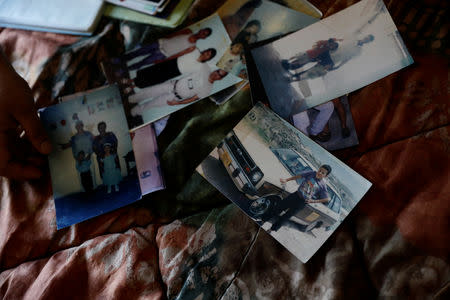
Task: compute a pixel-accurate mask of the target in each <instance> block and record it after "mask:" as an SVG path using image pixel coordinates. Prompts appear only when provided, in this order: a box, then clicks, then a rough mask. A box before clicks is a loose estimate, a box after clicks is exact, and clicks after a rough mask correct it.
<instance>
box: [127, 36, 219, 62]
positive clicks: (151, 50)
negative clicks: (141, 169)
mask: <svg viewBox="0 0 450 300" xmlns="http://www.w3.org/2000/svg"><path fill="white" fill-rule="evenodd" d="M211 33H212V29H211V28H209V27H207V28H203V29H200V30H199V31H198V32H197V33H193V32H192V30H191V29H189V28H186V29H184V30H180V31H178V32H176V33H174V34H173V35H169V36H168V37H165V38H161V39H159V40H157V41H155V42H153V43H151V44H148V45H146V46H143V47H141V48H138V49H136V50H134V51H131V52H129V53H127V54H125V55H124V56H123V58H124V59H125V60H132V59H134V58H136V57H138V56H141V55H146V57H145V58H143V59H142V60H140V61H138V62H137V63H134V64H132V65H130V66H128V70H136V69H140V68H141V67H143V66H145V65H150V64H153V63H155V62H157V61H162V60H165V59H170V58H174V57H178V56H181V55H183V54H186V53H189V52H192V51H194V50H195V49H196V43H197V41H198V40H200V39H206V38H207V37H209V36H210V35H211Z"/></svg>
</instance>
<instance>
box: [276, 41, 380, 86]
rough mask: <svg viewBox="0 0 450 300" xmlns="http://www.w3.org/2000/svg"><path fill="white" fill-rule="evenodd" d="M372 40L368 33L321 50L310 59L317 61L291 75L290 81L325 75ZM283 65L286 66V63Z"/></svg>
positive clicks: (337, 67)
mask: <svg viewBox="0 0 450 300" xmlns="http://www.w3.org/2000/svg"><path fill="white" fill-rule="evenodd" d="M373 40H374V36H373V35H372V34H369V35H367V36H365V37H363V38H361V39H355V40H353V41H347V42H346V43H341V44H340V45H339V46H338V47H336V48H335V49H330V50H329V51H326V52H323V53H321V54H320V55H319V56H318V57H317V58H316V59H315V60H312V61H317V62H318V63H317V64H316V65H314V66H313V67H312V68H310V69H308V70H305V71H303V72H299V73H297V74H295V75H293V76H292V77H291V81H300V80H307V79H315V78H318V77H322V76H325V75H326V74H327V73H328V72H331V71H334V70H337V69H339V68H340V67H341V66H342V65H344V64H346V63H347V62H348V61H350V60H351V59H353V58H355V57H357V56H359V55H361V52H362V48H363V45H365V44H368V43H370V42H372V41H373ZM340 41H342V40H340ZM282 63H283V62H282ZM298 66H299V67H301V66H303V65H300V64H298ZM283 67H284V68H286V63H285V64H284V66H283ZM289 68H290V69H291V70H292V69H297V65H296V64H295V63H294V64H289Z"/></svg>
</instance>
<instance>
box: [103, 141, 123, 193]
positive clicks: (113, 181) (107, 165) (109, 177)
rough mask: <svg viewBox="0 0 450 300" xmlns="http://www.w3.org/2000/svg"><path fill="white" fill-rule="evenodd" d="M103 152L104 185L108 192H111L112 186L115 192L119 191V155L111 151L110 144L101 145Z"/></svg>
mask: <svg viewBox="0 0 450 300" xmlns="http://www.w3.org/2000/svg"><path fill="white" fill-rule="evenodd" d="M103 149H104V151H105V154H104V156H103V158H102V164H103V174H102V177H103V184H104V185H106V187H107V190H108V194H109V193H111V189H112V186H114V187H115V190H116V192H118V191H119V183H120V182H121V181H122V174H121V172H120V164H119V157H118V156H117V154H116V153H114V152H113V151H112V147H111V144H109V143H106V144H104V145H103Z"/></svg>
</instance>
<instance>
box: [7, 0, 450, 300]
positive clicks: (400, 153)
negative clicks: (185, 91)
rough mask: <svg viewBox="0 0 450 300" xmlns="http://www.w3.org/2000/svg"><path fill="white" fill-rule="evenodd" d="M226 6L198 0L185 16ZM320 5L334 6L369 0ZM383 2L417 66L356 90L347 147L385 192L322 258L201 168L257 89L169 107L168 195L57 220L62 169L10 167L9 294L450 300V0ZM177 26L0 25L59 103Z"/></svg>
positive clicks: (37, 84) (46, 93)
mask: <svg viewBox="0 0 450 300" xmlns="http://www.w3.org/2000/svg"><path fill="white" fill-rule="evenodd" d="M221 2H223V1H215V0H197V1H195V2H194V5H193V7H192V8H191V12H190V15H189V17H188V19H187V21H186V23H185V24H188V23H190V22H194V21H197V20H200V19H201V18H203V17H206V16H208V15H209V14H211V13H212V12H214V10H215V9H217V7H218V6H219V5H220V3H221ZM312 2H313V3H314V4H315V5H316V6H317V7H318V8H319V9H320V10H321V11H322V12H323V13H324V15H325V16H328V15H330V14H333V13H335V12H337V11H339V10H341V9H343V8H345V7H347V6H349V5H351V4H353V3H355V2H356V1H355V0H326V1H319V0H315V1H312ZM385 4H386V6H387V7H388V9H389V11H390V13H391V15H392V16H393V19H394V22H395V23H396V25H397V27H398V28H399V30H400V32H401V34H402V36H403V38H404V40H405V44H406V45H407V47H408V49H409V50H410V52H411V54H412V56H413V58H414V60H415V63H414V64H413V65H412V66H410V67H408V68H405V69H403V70H401V71H399V72H397V73H394V74H392V75H390V76H388V77H386V78H384V79H382V80H379V81H377V82H375V83H372V84H370V85H369V86H367V87H364V88H362V89H360V90H358V91H356V92H353V93H351V94H350V96H349V101H350V105H351V110H352V114H353V118H354V122H355V127H356V130H357V133H358V136H359V139H360V144H359V145H358V146H357V147H353V148H349V149H344V150H341V151H338V152H334V153H333V154H335V155H336V156H337V157H339V158H340V159H342V160H343V161H345V162H346V163H347V164H349V166H350V167H352V168H353V169H355V170H356V171H357V172H359V173H360V174H361V175H363V176H364V177H366V178H367V179H368V180H370V181H371V182H372V183H373V187H372V188H371V189H370V191H369V192H368V194H367V195H366V196H365V197H364V198H363V199H362V200H361V202H360V203H359V204H358V205H357V206H356V208H355V209H354V210H353V211H352V212H351V213H350V215H349V216H348V217H347V218H346V220H345V221H344V222H343V224H342V225H341V226H340V227H339V228H338V229H337V230H336V232H335V233H334V234H333V235H332V237H331V238H330V239H329V240H328V241H327V242H326V243H325V244H324V245H323V247H322V248H321V249H320V250H319V251H318V252H317V253H316V255H314V256H313V257H312V259H311V260H310V261H309V262H308V263H306V264H303V263H301V262H300V261H299V260H297V259H296V258H295V257H294V256H293V255H291V254H290V253H289V252H288V251H287V250H286V249H284V248H283V247H282V246H281V245H280V244H278V243H277V242H276V241H275V240H274V239H273V238H271V237H270V236H269V235H268V234H267V233H265V232H264V231H263V230H260V229H259V228H258V226H257V225H256V224H255V223H254V222H253V221H252V220H251V219H249V218H248V217H246V216H245V214H244V213H242V212H241V211H240V210H239V209H238V208H237V207H236V206H235V205H233V204H231V203H230V202H229V201H228V200H227V199H226V198H225V197H224V196H222V195H221V194H220V193H219V192H217V191H216V190H215V189H214V188H213V187H212V186H210V185H209V184H208V183H207V182H206V181H205V180H204V179H203V178H202V177H201V176H200V175H199V174H197V173H195V172H194V170H195V167H196V166H197V165H198V164H199V163H200V162H201V161H202V160H203V158H204V157H205V156H206V155H207V154H208V153H209V152H210V151H211V150H212V149H213V148H214V146H215V145H216V144H218V142H219V141H220V140H221V139H222V138H223V137H224V135H225V134H226V133H227V132H228V131H229V130H230V129H231V128H233V127H234V126H235V124H237V122H238V121H239V120H240V119H241V118H242V117H243V116H244V115H245V113H246V112H247V111H248V110H249V109H250V108H251V101H250V98H249V90H248V89H247V90H243V91H241V92H240V93H238V94H237V95H236V96H234V97H233V98H232V99H231V100H230V101H229V102H227V103H225V104H224V105H221V106H217V105H216V104H214V103H213V102H211V101H208V100H203V101H200V102H197V103H195V104H193V105H191V106H189V107H187V108H185V109H183V110H181V111H178V112H176V113H174V114H173V115H172V116H171V118H170V119H169V122H168V125H167V127H166V129H165V130H164V131H163V133H162V134H161V135H160V136H159V137H158V144H159V148H160V154H161V165H162V168H163V172H164V174H165V177H166V183H167V190H164V191H159V192H156V193H153V194H150V195H148V196H146V197H144V199H143V200H142V201H139V202H137V203H135V204H132V205H129V206H126V207H124V208H121V209H119V210H116V211H113V212H110V213H107V214H105V215H102V216H100V217H97V218H94V219H91V220H88V221H86V222H83V223H81V224H77V225H74V226H71V227H69V228H65V229H62V230H59V231H57V230H56V223H55V209H54V203H53V198H52V193H51V185H50V177H49V174H48V171H47V173H46V175H45V176H44V177H43V178H42V179H40V180H38V181H30V182H14V181H10V180H8V179H6V178H0V297H1V298H3V299H33V300H34V299H183V300H185V299H186V300H189V299H192V300H200V299H360V298H363V297H365V298H368V299H372V298H380V299H433V298H437V299H444V298H446V299H449V297H450V284H449V279H450V265H449V254H450V242H449V241H450V230H449V229H450V180H449V179H450V122H449V120H450V105H449V91H450V90H449V85H448V83H449V78H450V77H449V70H448V63H449V57H450V48H449V45H448V40H449V38H448V36H449V35H448V31H449V23H448V14H449V11H448V8H449V2H448V1H439V0H418V1H413V0H386V1H385ZM446 15H447V17H445V16H446ZM167 32H168V31H167V30H165V29H161V28H156V27H152V26H145V25H141V24H136V23H131V22H119V21H118V20H113V19H108V18H103V19H102V21H101V23H100V25H99V27H98V30H97V31H96V33H95V35H94V36H92V37H88V38H79V37H73V36H67V35H58V34H52V33H40V32H28V31H21V30H13V29H0V45H1V47H2V49H3V51H4V52H5V54H6V55H7V57H8V58H9V59H10V61H11V62H12V64H13V66H14V67H15V68H16V70H17V71H18V72H19V73H20V74H21V75H22V76H23V77H24V78H25V79H26V80H27V81H28V82H29V84H30V85H31V86H32V89H33V92H34V94H35V96H36V101H37V105H38V106H45V105H48V104H50V103H52V102H53V101H54V100H55V99H56V98H57V97H59V96H63V95H67V94H71V93H74V92H77V91H83V90H86V89H90V88H95V87H98V86H101V85H103V84H105V78H104V76H103V75H102V72H101V70H100V68H99V63H100V62H101V61H102V60H104V59H106V58H110V57H114V56H117V55H118V54H120V53H123V51H125V49H129V48H131V47H133V46H134V45H136V44H137V43H144V42H146V41H150V40H153V39H155V38H156V37H158V36H161V35H163V34H165V33H167ZM211 115H214V118H211V117H210V116H211Z"/></svg>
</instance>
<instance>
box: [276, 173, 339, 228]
mask: <svg viewBox="0 0 450 300" xmlns="http://www.w3.org/2000/svg"><path fill="white" fill-rule="evenodd" d="M330 173H331V167H330V166H329V165H322V166H321V167H320V168H319V169H318V170H317V172H314V171H305V172H302V173H300V174H298V175H296V176H293V177H289V178H286V179H282V178H281V179H280V182H281V183H282V184H285V183H287V182H288V181H291V180H297V179H300V178H302V179H303V181H302V183H301V184H300V185H299V187H298V189H297V191H295V192H293V193H291V194H289V195H288V196H287V197H286V198H284V199H283V200H281V203H278V204H277V208H276V211H274V212H273V213H274V216H275V215H277V216H279V218H278V219H277V220H276V221H275V222H274V223H273V224H272V226H271V228H270V230H271V231H272V230H273V231H277V230H278V229H280V228H281V226H283V225H284V224H286V223H287V222H288V221H289V219H290V218H291V217H292V216H294V215H295V214H297V213H298V212H299V211H301V210H302V209H303V208H304V207H305V205H306V204H307V203H326V202H328V201H330V196H329V194H328V191H327V184H326V182H325V178H326V177H327V176H328V175H329V174H330ZM283 211H285V213H284V214H283V215H281V213H282V212H283ZM305 228H306V227H305Z"/></svg>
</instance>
